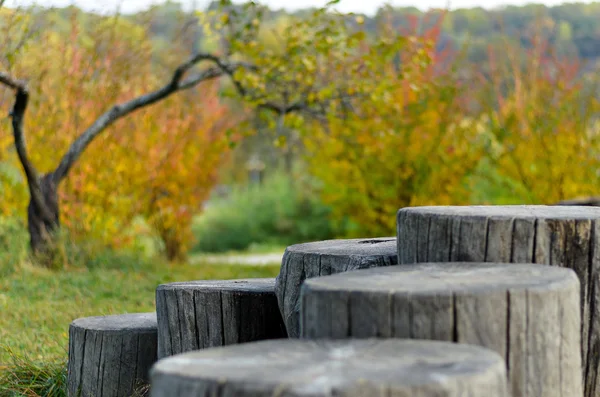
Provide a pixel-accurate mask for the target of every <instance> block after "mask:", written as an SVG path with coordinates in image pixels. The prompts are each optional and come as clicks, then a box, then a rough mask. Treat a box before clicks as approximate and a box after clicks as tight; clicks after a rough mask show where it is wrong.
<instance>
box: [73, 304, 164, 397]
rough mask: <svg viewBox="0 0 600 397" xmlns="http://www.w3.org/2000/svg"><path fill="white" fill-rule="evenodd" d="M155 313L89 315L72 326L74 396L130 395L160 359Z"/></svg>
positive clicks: (104, 396) (124, 396)
mask: <svg viewBox="0 0 600 397" xmlns="http://www.w3.org/2000/svg"><path fill="white" fill-rule="evenodd" d="M156 343H157V339H156V314H155V313H134V314H120V315H115V316H103V317H86V318H80V319H77V320H75V321H73V322H72V323H71V325H70V327H69V365H68V381H67V384H68V392H69V396H71V397H130V396H131V395H132V394H133V392H134V390H135V389H136V388H138V387H140V386H143V385H147V384H148V382H149V371H150V368H151V367H152V364H154V363H155V362H156V360H157V356H156Z"/></svg>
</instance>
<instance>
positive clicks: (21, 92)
mask: <svg viewBox="0 0 600 397" xmlns="http://www.w3.org/2000/svg"><path fill="white" fill-rule="evenodd" d="M0 83H2V84H4V85H6V86H8V87H10V88H12V89H13V90H15V104H14V105H13V108H12V110H11V111H10V114H9V116H10V117H11V119H12V127H13V137H14V142H15V148H16V149H17V155H18V156H19V161H20V162H21V165H22V166H23V170H24V171H25V176H26V177H27V184H28V185H29V192H30V194H31V201H32V202H33V204H34V205H35V206H36V208H37V209H38V210H39V212H40V214H41V216H42V218H43V219H44V221H47V222H52V221H53V217H52V214H51V213H50V211H49V210H48V207H47V206H46V204H45V201H44V197H43V193H42V188H41V185H40V178H39V176H38V172H37V170H36V169H35V167H34V166H33V164H32V163H31V161H30V160H29V157H28V156H27V145H26V144H25V134H24V133H23V119H24V118H25V111H26V110H27V103H28V102H29V91H28V90H27V84H26V83H25V82H24V81H22V80H18V79H15V78H14V77H12V76H10V75H9V74H7V73H3V72H0Z"/></svg>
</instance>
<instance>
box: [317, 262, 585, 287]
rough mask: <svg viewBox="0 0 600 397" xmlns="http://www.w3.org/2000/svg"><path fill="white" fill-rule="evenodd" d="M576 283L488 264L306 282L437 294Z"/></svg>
mask: <svg viewBox="0 0 600 397" xmlns="http://www.w3.org/2000/svg"><path fill="white" fill-rule="evenodd" d="M577 283H579V279H578V278H577V275H576V274H575V272H574V271H573V270H571V269H568V268H562V267H557V266H545V265H535V264H514V263H510V264H502V263H489V262H486V263H477V262H468V263H465V262H451V263H419V264H414V265H398V266H389V267H380V268H371V269H364V270H356V271H352V272H347V273H340V274H335V275H330V276H324V277H319V278H312V279H309V280H306V281H305V285H306V286H307V288H315V289H319V290H345V291H349V290H351V291H368V292H371V293H373V292H375V293H382V294H389V293H410V294H436V295H441V294H444V293H445V294H448V293H453V292H458V291H466V292H475V291H493V290H509V289H510V290H514V289H533V288H544V289H549V288H561V287H566V286H569V285H573V284H577Z"/></svg>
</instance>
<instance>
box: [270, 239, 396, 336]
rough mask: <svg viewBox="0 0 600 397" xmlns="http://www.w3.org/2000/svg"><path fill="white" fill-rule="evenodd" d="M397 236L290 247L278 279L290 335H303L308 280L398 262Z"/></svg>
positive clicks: (284, 316)
mask: <svg viewBox="0 0 600 397" xmlns="http://www.w3.org/2000/svg"><path fill="white" fill-rule="evenodd" d="M397 255H398V254H397V250H396V238H395V237H386V238H372V239H351V240H327V241H318V242H314V243H306V244H296V245H292V246H289V247H287V249H286V250H285V253H284V254H283V258H282V260H281V271H280V272H279V275H278V276H277V280H276V283H275V294H276V295H277V300H278V302H279V309H280V310H281V315H282V316H283V321H284V322H285V326H286V329H287V333H288V336H289V337H290V338H297V337H298V335H299V328H300V323H299V314H300V309H299V307H300V302H299V298H300V287H301V286H302V283H303V282H304V280H306V279H308V278H312V277H318V276H326V275H328V274H335V273H342V272H347V271H350V270H356V269H368V268H371V267H379V266H391V265H396V264H397V263H398V257H397Z"/></svg>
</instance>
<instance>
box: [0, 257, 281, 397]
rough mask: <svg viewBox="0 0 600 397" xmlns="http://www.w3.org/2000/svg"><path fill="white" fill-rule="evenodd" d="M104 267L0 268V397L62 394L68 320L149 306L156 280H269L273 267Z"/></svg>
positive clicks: (156, 264) (152, 307)
mask: <svg viewBox="0 0 600 397" xmlns="http://www.w3.org/2000/svg"><path fill="white" fill-rule="evenodd" d="M105 265H106V266H97V267H91V268H87V267H82V268H71V269H69V270H60V271H55V270H48V269H43V268H39V267H35V266H32V265H28V264H24V265H20V266H17V267H16V268H13V269H11V271H10V272H5V273H4V275H3V277H2V278H0V313H1V315H0V396H2V397H4V396H20V395H21V396H22V395H26V396H62V395H64V394H61V393H63V392H64V388H63V387H62V386H61V385H62V384H63V383H62V382H63V377H64V366H65V363H66V359H67V352H68V350H67V349H68V329H69V324H70V323H71V321H73V320H75V319H76V318H79V317H87V316H98V315H107V314H118V313H127V312H130V313H131V312H149V311H153V310H155V304H154V293H155V289H156V287H157V286H158V285H159V284H162V283H168V282H173V281H186V280H200V279H233V278H254V277H275V276H276V275H277V273H278V271H279V266H237V265H223V264H206V263H196V264H194V265H167V264H165V263H163V262H162V261H155V262H148V261H140V262H139V263H132V264H130V265H129V266H121V268H115V267H113V266H111V265H110V264H105ZM44 385H45V386H44ZM36 387H37V388H36ZM44 387H45V388H44ZM52 387H54V388H55V389H54V391H52V392H51V393H50V394H48V390H49V389H50V388H52ZM15 390H18V392H16V391H15ZM36 390H38V391H36ZM40 390H41V391H40Z"/></svg>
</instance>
